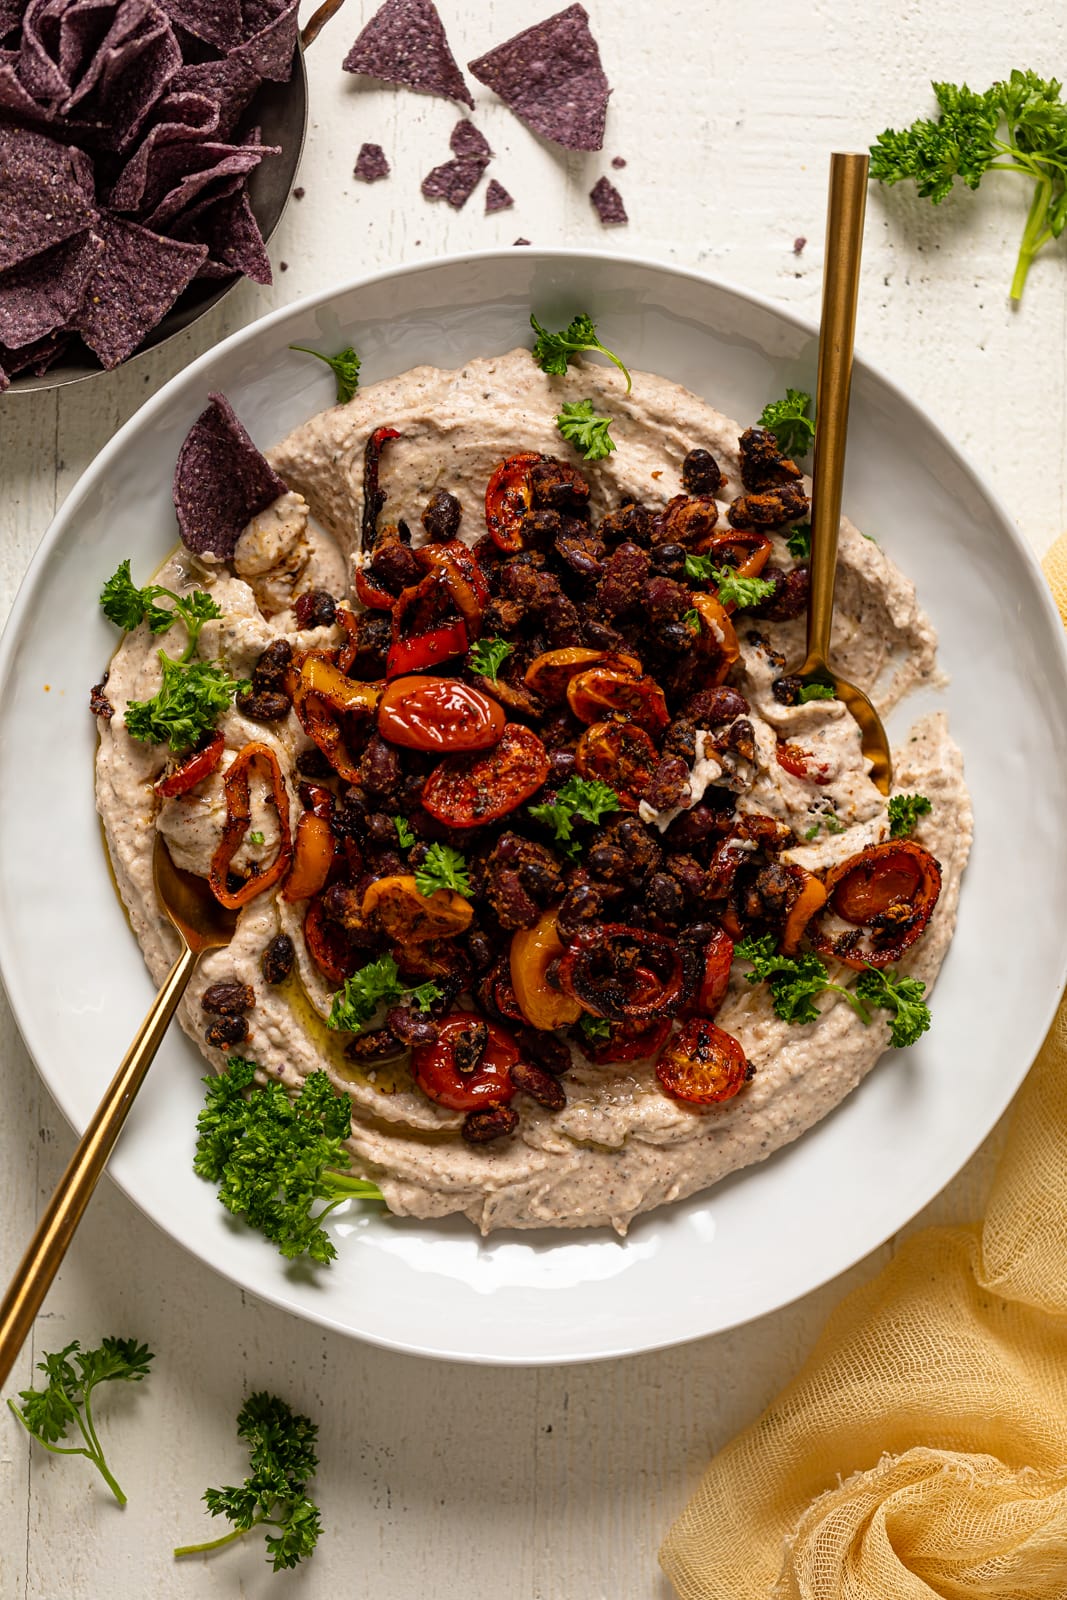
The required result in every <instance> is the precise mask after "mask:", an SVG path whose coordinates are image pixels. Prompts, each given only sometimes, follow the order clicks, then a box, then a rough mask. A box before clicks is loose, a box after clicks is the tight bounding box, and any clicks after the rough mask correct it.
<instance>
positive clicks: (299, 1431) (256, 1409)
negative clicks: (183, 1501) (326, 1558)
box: [174, 1391, 322, 1572]
mask: <svg viewBox="0 0 1067 1600" xmlns="http://www.w3.org/2000/svg"><path fill="white" fill-rule="evenodd" d="M237 1434H238V1437H239V1438H241V1439H244V1440H245V1441H246V1443H247V1444H248V1445H249V1447H250V1450H251V1457H250V1460H249V1472H248V1477H247V1478H246V1479H245V1481H244V1483H242V1484H240V1485H232V1484H231V1485H230V1486H229V1487H227V1488H225V1489H205V1490H204V1494H203V1499H204V1503H205V1505H206V1506H207V1508H208V1510H209V1511H210V1512H211V1515H212V1516H213V1517H220V1516H221V1517H225V1518H226V1519H227V1521H229V1522H232V1523H233V1527H232V1528H231V1530H230V1532H229V1533H224V1534H223V1535H222V1537H221V1538H219V1539H205V1540H204V1541H203V1542H202V1543H201V1544H183V1545H180V1546H179V1547H178V1548H177V1549H176V1550H175V1552H174V1554H175V1555H176V1556H191V1555H199V1554H202V1553H203V1552H205V1551H207V1550H219V1549H221V1548H222V1546H223V1545H227V1544H232V1543H233V1541H234V1540H235V1539H240V1538H241V1537H242V1536H243V1535H244V1534H246V1533H251V1531H252V1529H253V1528H273V1529H274V1530H275V1531H274V1532H273V1533H268V1534H267V1539H266V1543H267V1556H268V1559H269V1560H270V1562H271V1565H272V1566H273V1568H274V1571H275V1572H281V1571H282V1570H283V1569H284V1568H287V1567H295V1566H296V1564H297V1562H299V1561H303V1559H304V1557H305V1556H309V1555H311V1554H312V1552H313V1551H314V1549H315V1545H316V1543H317V1542H318V1538H319V1534H320V1533H321V1532H322V1523H321V1520H320V1514H319V1508H318V1506H317V1505H316V1504H315V1502H314V1501H313V1500H311V1499H309V1498H308V1493H307V1486H308V1483H309V1482H310V1481H311V1479H312V1478H313V1477H314V1476H315V1473H316V1471H317V1470H318V1465H319V1458H318V1455H317V1453H316V1450H315V1445H316V1442H317V1440H318V1435H319V1430H318V1428H317V1426H316V1425H315V1423H313V1422H312V1421H311V1419H310V1417H305V1416H302V1415H301V1414H300V1413H299V1412H298V1411H293V1410H291V1409H290V1407H289V1406H287V1405H286V1403H285V1401H284V1400H279V1399H278V1397H277V1395H272V1394H267V1393H265V1392H263V1391H260V1392H259V1393H257V1394H251V1395H249V1397H248V1399H247V1400H246V1401H245V1403H244V1405H243V1406H242V1407H241V1410H240V1412H239V1413H238V1416H237Z"/></svg>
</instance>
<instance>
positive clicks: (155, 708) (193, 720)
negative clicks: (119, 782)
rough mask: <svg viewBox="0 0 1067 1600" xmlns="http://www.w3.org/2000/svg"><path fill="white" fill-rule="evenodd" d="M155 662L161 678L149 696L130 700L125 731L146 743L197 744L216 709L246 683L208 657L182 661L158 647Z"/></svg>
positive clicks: (188, 746) (208, 728)
mask: <svg viewBox="0 0 1067 1600" xmlns="http://www.w3.org/2000/svg"><path fill="white" fill-rule="evenodd" d="M159 665H160V667H161V669H162V672H163V682H162V683H161V684H160V686H159V688H158V689H157V691H156V693H155V694H154V695H153V696H152V698H151V700H131V701H130V703H129V705H128V706H127V707H126V731H127V733H129V735H130V737H131V738H133V739H139V740H141V741H142V742H144V743H146V744H147V743H151V744H169V745H170V748H171V749H172V750H173V751H175V752H176V753H178V752H181V751H182V750H191V749H192V748H193V746H194V745H198V744H199V743H200V741H201V740H202V739H203V738H204V737H205V736H206V735H207V734H209V733H210V732H211V731H212V729H213V728H214V726H215V723H216V721H217V720H218V715H219V712H220V711H225V709H226V707H227V706H228V705H229V704H230V702H231V701H232V700H233V697H234V695H235V694H238V693H240V692H241V690H242V689H245V688H247V687H248V685H247V684H246V683H245V682H244V681H243V680H240V679H237V678H231V677H229V676H228V675H227V673H226V672H225V671H224V670H223V668H222V667H218V666H215V665H214V663H213V662H211V661H190V662H189V663H188V664H187V665H185V664H183V663H182V662H181V661H175V660H172V658H171V657H170V656H168V655H167V654H166V653H165V652H164V651H162V650H161V651H160V652H159Z"/></svg>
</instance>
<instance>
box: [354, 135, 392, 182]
mask: <svg viewBox="0 0 1067 1600" xmlns="http://www.w3.org/2000/svg"><path fill="white" fill-rule="evenodd" d="M389 172H390V167H389V163H388V161H387V160H386V158H385V151H384V150H383V149H382V147H381V145H380V144H361V145H360V147H359V155H358V156H357V157H356V164H355V166H354V167H353V169H352V176H353V177H354V178H358V179H359V181H360V182H361V183H378V182H379V181H380V180H381V179H382V178H387V177H388V176H389Z"/></svg>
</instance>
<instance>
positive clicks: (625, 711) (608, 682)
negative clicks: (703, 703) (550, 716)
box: [567, 667, 670, 734]
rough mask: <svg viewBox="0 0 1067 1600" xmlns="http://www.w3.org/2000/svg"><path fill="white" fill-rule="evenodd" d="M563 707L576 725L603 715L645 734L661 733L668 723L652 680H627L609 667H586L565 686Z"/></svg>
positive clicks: (633, 678) (621, 673) (664, 706)
mask: <svg viewBox="0 0 1067 1600" xmlns="http://www.w3.org/2000/svg"><path fill="white" fill-rule="evenodd" d="M567 704H568V705H569V706H570V708H571V710H572V711H573V712H574V715H575V716H576V717H577V718H578V719H579V721H580V722H599V721H600V720H601V719H602V718H603V717H604V715H605V713H607V714H611V713H615V714H617V715H619V716H625V717H628V718H629V719H630V721H631V722H636V723H637V725H638V727H640V728H644V729H645V730H646V732H648V733H653V734H656V733H662V732H663V729H664V728H665V727H666V726H667V724H668V722H669V721H670V715H669V713H668V711H667V702H666V700H665V699H664V697H663V690H662V689H661V688H660V686H659V684H658V683H657V682H656V680H655V679H654V678H649V677H645V676H644V675H642V676H641V677H630V676H629V675H628V674H626V673H623V672H618V671H616V670H614V669H613V668H611V667H588V668H587V669H586V670H585V671H584V672H579V673H578V674H577V676H576V677H573V678H572V679H571V681H570V682H569V683H568V685H567Z"/></svg>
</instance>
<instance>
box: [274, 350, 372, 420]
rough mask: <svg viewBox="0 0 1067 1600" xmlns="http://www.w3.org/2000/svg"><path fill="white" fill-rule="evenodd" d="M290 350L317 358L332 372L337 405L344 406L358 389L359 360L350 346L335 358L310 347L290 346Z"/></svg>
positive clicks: (339, 352)
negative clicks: (335, 380)
mask: <svg viewBox="0 0 1067 1600" xmlns="http://www.w3.org/2000/svg"><path fill="white" fill-rule="evenodd" d="M289 348H290V350H299V351H300V352H301V354H302V355H305V356H317V357H318V359H319V360H320V361H325V363H326V365H327V366H328V367H329V368H330V370H331V371H332V372H333V375H334V377H335V378H336V379H337V404H338V405H339V406H345V405H347V404H348V402H349V401H350V400H351V398H352V396H353V395H354V394H355V392H356V390H357V389H358V388H359V369H360V359H359V357H358V356H357V354H356V352H355V351H354V350H353V348H352V346H351V345H346V347H345V349H343V350H339V351H338V352H337V354H336V355H335V356H324V355H323V353H322V351H321V350H312V348H311V346H310V345H306V344H291V345H290V346H289Z"/></svg>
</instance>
